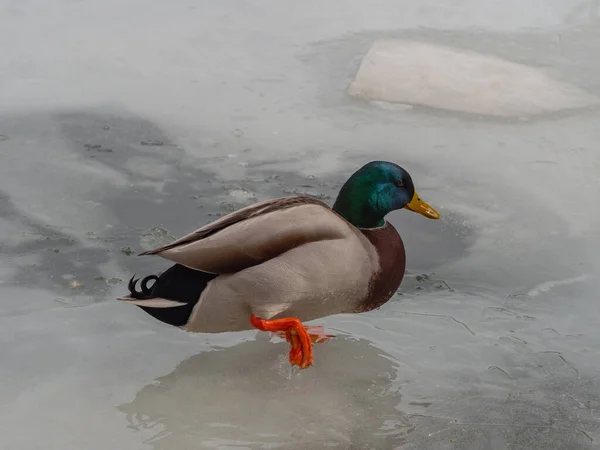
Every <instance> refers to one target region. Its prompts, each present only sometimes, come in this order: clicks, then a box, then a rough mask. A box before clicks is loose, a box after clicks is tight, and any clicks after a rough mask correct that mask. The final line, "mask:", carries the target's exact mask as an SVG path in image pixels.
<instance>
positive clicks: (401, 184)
mask: <svg viewBox="0 0 600 450" xmlns="http://www.w3.org/2000/svg"><path fill="white" fill-rule="evenodd" d="M394 185H395V186H396V187H402V186H404V181H402V180H396V181H394Z"/></svg>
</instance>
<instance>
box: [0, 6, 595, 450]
mask: <svg viewBox="0 0 600 450" xmlns="http://www.w3.org/2000/svg"><path fill="white" fill-rule="evenodd" d="M484 3H485V4H484ZM598 14H599V12H598V2H597V1H592V2H589V1H581V2H580V1H573V0H547V1H543V2H542V1H539V0H519V1H517V0H510V1H490V2H479V1H476V0H464V1H451V2H446V5H445V6H441V5H440V2H438V1H434V0H425V1H417V0H403V1H392V0H379V1H374V2H359V1H357V0H344V1H341V2H335V4H334V3H331V4H329V3H323V2H317V1H316V0H307V1H304V2H292V1H287V0H283V1H282V0H279V1H274V0H268V1H264V2H250V1H247V0H239V1H221V2H192V1H189V0H188V1H184V0H172V1H170V2H147V1H141V0H127V1H123V2H118V1H116V0H108V1H107V0H104V1H99V0H90V1H86V2H83V1H77V0H55V1H53V2H49V1H46V0H27V1H23V0H0V42H2V57H1V58H0V158H1V159H0V299H1V300H0V361H1V364H0V435H1V437H2V438H1V439H0V449H2V450H4V449H6V450H16V449H19V450H37V449H44V450H48V449H57V450H58V449H60V450H81V449H86V450H96V449H101V450H106V449H151V450H162V449H165V450H184V449H192V448H193V449H252V450H254V449H275V448H281V449H321V448H339V449H399V450H405V449H433V450H438V449H439V450H442V449H443V450H446V449H461V450H462V449H493V450H495V449H527V450H535V449H561V450H569V449H578V450H579V449H588V448H589V449H592V448H596V447H598V445H599V443H600V320H599V317H600V315H599V313H600V307H599V295H598V292H599V290H598V285H599V282H600V280H599V274H600V256H599V254H600V233H599V230H600V209H599V208H598V205H599V203H600V152H599V151H598V148H599V144H598V143H599V142H600V128H598V123H599V121H600V112H599V111H598V109H597V107H596V106H594V102H595V101H596V100H595V99H597V98H599V97H600V61H599V60H598V57H597V55H598V51H599V49H600V28H599V27H598V25H599V24H600V16H599V15H598ZM390 40H392V41H401V42H404V43H407V42H408V43H416V44H414V45H417V47H418V48H419V49H421V50H420V51H418V52H414V51H413V52H411V53H410V58H409V62H410V64H411V68H412V67H416V66H418V71H417V72H410V70H412V69H410V68H409V69H407V70H408V71H407V72H404V71H403V66H402V64H400V66H399V68H398V66H396V65H394V64H395V63H394V64H392V66H393V67H394V70H399V72H398V73H399V75H398V78H393V79H392V87H394V89H393V91H390V90H387V91H386V92H385V95H388V96H389V95H392V94H393V95H394V96H395V97H394V98H391V99H390V101H385V100H383V101H382V99H381V98H377V99H371V101H369V99H368V98H358V97H355V96H351V95H349V93H348V88H349V86H350V85H351V84H352V83H353V81H354V80H355V77H356V76H357V73H358V71H359V68H360V67H365V65H364V64H363V65H362V66H361V63H362V62H363V58H364V57H365V55H367V54H368V52H369V50H370V49H372V48H373V45H374V43H376V42H382V41H385V42H389V41H390ZM410 45H413V44H410ZM442 47H443V49H445V50H444V52H446V53H444V54H445V55H449V56H448V58H447V59H439V58H437V57H434V56H435V55H438V53H435V52H437V51H438V49H440V48H442ZM411 48H412V47H411ZM423 49H425V50H423ZM430 51H431V53H429V52H430ZM421 55H422V56H423V61H425V62H426V63H425V62H423V64H421V60H420V59H419V58H420V57H421ZM453 55H459V56H457V57H456V58H455V57H454V56H453ZM464 55H468V56H464ZM388 56H389V55H388ZM386 57H387V56H386ZM465 58H467V59H465ZM469 58H472V59H469ZM375 60H377V58H375ZM388 61H389V58H388ZM394 61H397V60H394ZM444 61H450V62H448V63H446V62H444ZM444 64H447V65H446V66H445V65H444ZM465 67H466V68H467V69H468V70H467V69H464V68H465ZM432 68H434V69H435V70H433V69H432ZM415 70H416V69H415ZM499 70H500V71H502V74H500V75H498V71H499ZM428 71H429V72H428ZM463 71H464V76H463V75H462V74H463ZM521 71H523V72H521ZM375 72H376V71H375ZM415 73H418V76H416V77H415ZM520 73H524V74H527V77H526V79H525V78H523V79H520V78H519V74H520ZM383 75H385V73H384V74H383ZM383 75H382V72H378V73H372V72H371V73H367V78H366V80H367V83H368V82H369V80H373V79H375V80H379V81H377V82H378V83H381V82H382V81H381V80H382V79H386V80H387V81H386V82H390V80H389V79H388V78H390V77H387V78H386V77H385V76H383ZM381 76H383V78H378V77H381ZM369 77H372V78H369ZM403 77H404V78H403ZM396 79H399V80H402V81H403V82H409V81H410V83H414V84H411V85H410V86H414V88H411V89H408V88H406V87H402V86H399V85H398V84H396V85H393V82H394V80H396ZM450 79H451V80H454V81H452V82H449V81H448V80H450ZM515 79H518V82H517V81H515ZM361 80H362V82H364V80H365V78H361ZM532 80H533V81H532ZM511 83H513V84H511ZM528 83H532V84H528ZM471 85H473V86H476V88H477V89H478V92H480V93H481V95H472V92H470V90H469V87H470V86H471ZM361 86H362V87H364V84H363V85H361ZM381 86H382V85H381V84H380V85H379V87H381ZM457 86H459V87H457ZM537 88H539V89H537ZM563 88H564V90H563ZM453 89H454V90H453ZM565 92H566V94H565ZM571 94H573V96H570V95H571ZM378 95H379V94H378ZM381 95H383V94H381ZM506 95H510V104H508V103H506V102H504V101H503V98H506V97H503V96H506ZM540 97H543V99H540ZM386 98H387V97H386ZM478 99H481V103H477V102H478V101H479V100H478ZM557 99H558V100H560V102H559V101H558V100H557ZM484 100H485V103H484ZM555 100H556V101H555ZM575 100H576V101H575ZM398 101H400V103H398ZM561 102H562V103H561ZM578 102H579V103H578ZM531 105H534V106H533V107H532V106H531ZM540 105H542V106H543V108H542V107H540ZM548 105H550V106H551V107H548ZM573 105H575V106H582V105H585V107H583V108H580V107H577V108H575V109H573V108H569V106H573ZM486 108H487V109H486ZM490 108H495V110H496V111H499V110H501V111H509V113H508V114H494V112H493V111H492V110H491V109H490ZM519 108H522V109H519ZM532 108H534V109H535V108H538V109H535V110H534V109H532ZM544 108H545V109H544ZM563 108H564V109H563ZM515 111H516V112H515ZM520 111H522V112H523V114H520V113H519V112H520ZM469 112H471V113H472V112H476V114H469ZM532 112H533V113H532ZM374 159H386V160H391V161H394V162H396V163H398V164H400V165H402V166H403V167H405V168H406V169H407V170H408V171H409V172H410V173H411V175H412V177H413V179H414V180H415V183H416V186H417V188H418V190H419V192H420V193H421V194H422V195H423V197H424V198H426V200H427V201H428V202H429V203H430V204H431V205H432V206H433V207H435V208H436V209H437V210H438V211H439V212H440V213H441V214H442V220H441V221H437V222H434V221H427V220H425V219H424V218H422V217H420V216H417V215H416V214H408V213H406V212H404V211H400V212H395V213H393V214H391V215H390V216H389V217H388V219H389V220H390V221H391V222H392V223H393V224H394V225H395V226H396V227H397V228H398V230H399V231H400V233H401V235H402V237H403V239H404V242H405V245H406V248H407V257H408V261H407V270H408V273H407V276H406V278H405V281H404V282H403V284H402V286H401V288H400V290H399V292H398V293H397V295H396V296H394V297H393V298H392V300H391V301H390V302H388V303H387V304H386V305H384V306H383V307H382V308H381V309H379V310H377V311H373V312H370V313H366V314H362V315H353V316H346V315H340V316H333V317H327V318H325V319H322V320H318V321H314V322H313V323H314V324H322V325H324V326H325V328H326V330H327V331H328V332H333V333H335V334H336V335H337V338H336V339H334V340H332V341H329V342H327V343H325V344H323V345H318V346H316V348H315V365H314V366H313V367H311V368H310V369H308V370H305V371H302V372H300V373H298V372H297V371H291V370H290V368H289V364H288V363H287V361H286V357H287V349H288V347H287V344H286V343H283V342H281V341H279V340H275V339H274V340H273V341H270V340H269V336H268V335H267V334H265V333H257V332H243V333H226V334H221V335H204V334H198V335H193V334H188V333H185V332H183V331H180V330H177V329H172V328H169V327H167V326H166V325H163V324H161V323H159V322H157V321H156V320H154V319H152V318H151V317H149V316H147V315H146V314H145V313H143V312H142V311H141V310H139V309H138V308H134V307H131V306H129V305H123V304H120V303H119V302H117V301H115V298H116V297H117V296H119V295H121V294H122V293H123V292H124V291H125V290H126V280H127V279H128V278H129V277H130V276H131V275H132V274H133V273H138V274H143V273H147V272H149V271H152V272H153V271H159V270H164V269H165V268H166V267H167V266H168V264H167V262H165V261H160V260H158V259H152V258H136V257H135V255H134V254H131V252H134V253H137V252H139V251H141V250H142V249H144V248H147V247H148V246H154V245H155V243H156V242H159V241H161V240H164V239H168V238H169V237H170V236H175V237H177V236H180V235H182V234H183V233H186V232H188V231H191V230H193V229H194V228H196V227H197V226H198V225H201V224H204V223H206V222H208V221H212V220H214V219H215V218H216V217H218V215H220V214H223V213H227V212H229V211H231V210H232V209H236V208H239V207H241V206H243V205H246V204H249V203H252V202H255V201H258V200H263V199H266V198H270V197H277V196H284V195H290V194H294V193H299V192H306V193H309V194H313V195H318V196H320V197H321V198H323V199H325V200H326V201H327V202H328V203H330V204H331V203H333V200H334V198H335V195H336V194H337V191H338V189H339V187H340V183H342V182H343V181H344V180H345V179H346V177H347V176H348V175H349V174H350V173H351V172H353V171H354V170H355V169H356V168H357V167H359V166H361V165H362V164H364V163H365V162H367V161H369V160H374Z"/></svg>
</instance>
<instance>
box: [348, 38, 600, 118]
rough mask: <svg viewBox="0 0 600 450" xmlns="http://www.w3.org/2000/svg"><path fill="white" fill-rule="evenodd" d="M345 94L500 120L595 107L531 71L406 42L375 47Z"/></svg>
mask: <svg viewBox="0 0 600 450" xmlns="http://www.w3.org/2000/svg"><path fill="white" fill-rule="evenodd" d="M348 93H349V94H350V95H351V96H353V97H356V98H360V99H364V100H368V101H385V102H391V103H404V104H406V103H408V104H414V105H424V106H429V107H433V108H440V109H445V110H451V111H460V112H466V113H472V114H484V115H492V116H501V117H514V116H517V117H519V116H531V115H537V114H543V113H551V112H556V111H560V110H566V109H573V108H582V107H587V106H591V105H594V104H597V98H595V97H594V96H592V95H591V94H588V93H587V92H585V91H583V90H582V89H580V88H578V87H576V86H573V85H571V84H569V83H566V82H562V81H557V80H553V79H552V78H550V77H549V76H548V75H547V74H545V73H544V72H543V71H541V70H539V69H536V68H535V67H529V66H526V65H523V64H517V63H514V62H510V61H506V60H503V59H501V58H499V57H496V56H492V55H484V54H480V53H475V52H472V51H466V50H462V49H457V48H452V47H445V46H440V45H433V44H427V43H420V42H412V41H405V40H387V39H386V40H379V41H375V42H374V43H373V45H372V46H371V48H370V49H369V51H368V52H367V54H366V56H365V57H364V59H363V60H362V62H361V64H360V67H359V70H358V72H357V74H356V78H355V79H354V80H353V81H352V83H351V84H350V86H349V88H348Z"/></svg>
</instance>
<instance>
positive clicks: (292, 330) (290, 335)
mask: <svg viewBox="0 0 600 450" xmlns="http://www.w3.org/2000/svg"><path fill="white" fill-rule="evenodd" d="M250 323H252V326H253V327H254V328H258V329H259V330H261V331H273V332H277V331H282V332H284V333H285V337H286V339H287V340H288V342H289V343H290V345H291V346H292V349H291V350H290V356H289V359H290V362H291V363H292V364H295V365H297V366H299V367H300V368H301V369H306V368H307V367H310V366H311V365H312V363H313V361H314V356H313V351H312V343H311V339H310V336H309V335H308V332H307V331H306V328H304V325H302V322H300V320H298V319H296V318H294V317H290V318H285V319H273V320H265V319H261V318H259V317H256V316H255V315H254V314H252V315H251V316H250Z"/></svg>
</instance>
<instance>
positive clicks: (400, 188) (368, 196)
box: [333, 161, 440, 228]
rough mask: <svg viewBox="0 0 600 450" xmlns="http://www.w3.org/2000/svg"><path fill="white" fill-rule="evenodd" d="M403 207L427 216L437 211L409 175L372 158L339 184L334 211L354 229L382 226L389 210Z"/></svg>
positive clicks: (399, 168) (388, 163)
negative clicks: (423, 197) (428, 202)
mask: <svg viewBox="0 0 600 450" xmlns="http://www.w3.org/2000/svg"><path fill="white" fill-rule="evenodd" d="M401 208H406V209H409V210H411V211H414V212H416V213H419V214H422V215H423V216H425V217H427V218H429V219H436V220H437V219H439V218H440V215H439V213H438V212H437V211H436V210H435V209H433V208H432V207H431V206H429V205H428V204H427V203H425V202H424V201H423V200H421V198H420V197H419V195H418V194H417V191H416V190H415V186H414V184H413V181H412V178H411V176H410V175H409V174H408V172H407V171H406V170H404V169H403V168H402V167H400V166H399V165H397V164H394V163H391V162H387V161H372V162H370V163H367V164H365V165H364V166H363V167H361V168H360V169H358V170H357V171H356V172H355V173H354V174H353V175H352V176H351V177H350V178H349V179H348V181H346V183H345V184H344V185H343V186H342V189H341V190H340V193H339V195H338V197H337V199H336V201H335V204H334V205H333V209H334V211H336V212H337V213H338V214H340V215H341V216H342V217H344V218H345V219H346V220H347V221H348V222H350V223H351V224H353V225H354V226H356V227H358V228H375V227H380V226H383V224H384V217H385V216H386V215H387V214H388V213H389V212H391V211H394V210H396V209H401Z"/></svg>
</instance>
